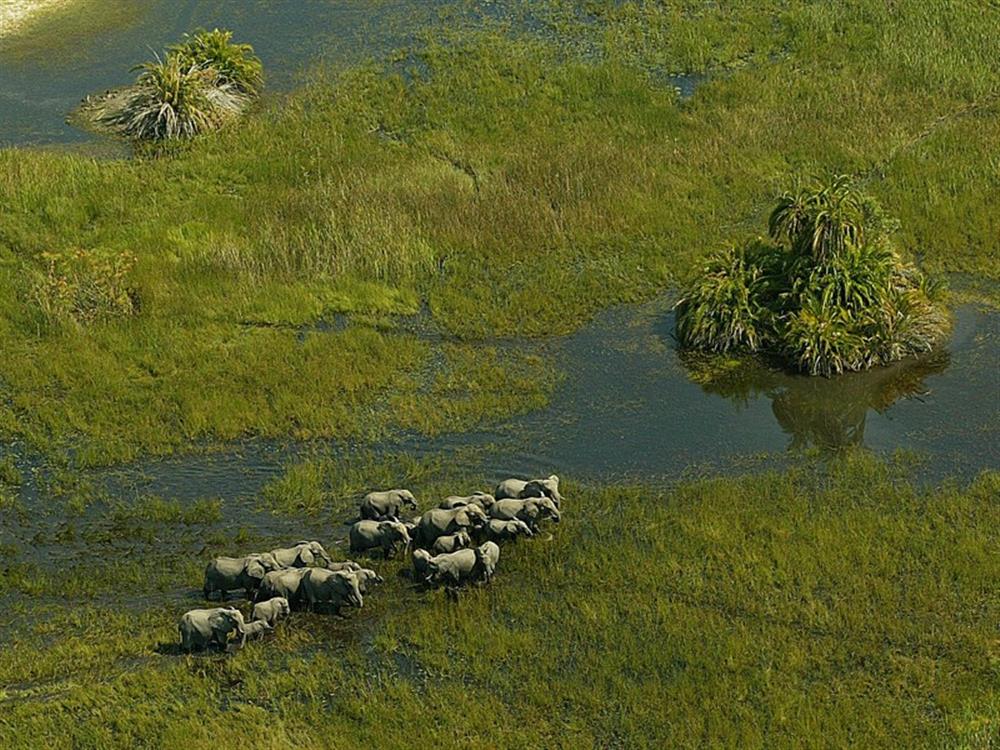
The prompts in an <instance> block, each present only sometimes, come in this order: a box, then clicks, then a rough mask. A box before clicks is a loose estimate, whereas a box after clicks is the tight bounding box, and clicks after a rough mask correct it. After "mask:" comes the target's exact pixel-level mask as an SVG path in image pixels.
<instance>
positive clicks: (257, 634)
mask: <svg viewBox="0 0 1000 750" xmlns="http://www.w3.org/2000/svg"><path fill="white" fill-rule="evenodd" d="M269 630H274V626H273V625H271V623H269V622H268V621H267V620H254V621H253V622H248V623H247V624H246V625H244V626H243V640H244V641H246V639H247V638H263V637H264V633H266V632H268V631H269Z"/></svg>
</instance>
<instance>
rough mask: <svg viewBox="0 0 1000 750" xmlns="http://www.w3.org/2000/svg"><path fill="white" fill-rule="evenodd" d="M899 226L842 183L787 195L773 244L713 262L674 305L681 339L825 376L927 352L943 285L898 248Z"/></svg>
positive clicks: (940, 315) (772, 228) (941, 328)
mask: <svg viewBox="0 0 1000 750" xmlns="http://www.w3.org/2000/svg"><path fill="white" fill-rule="evenodd" d="M894 228H895V227H894V223H893V222H891V221H890V220H888V219H886V217H885V216H884V215H883V214H882V211H881V209H880V208H879V206H878V204H877V203H876V202H875V201H874V200H873V199H872V198H870V197H869V196H866V195H864V194H863V193H861V192H860V191H859V190H858V189H857V188H855V187H854V185H853V184H852V182H851V180H850V179H849V178H847V177H844V176H840V177H835V178H833V179H832V180H831V181H829V182H827V183H819V182H815V183H813V184H812V185H810V186H808V187H804V188H802V189H799V190H797V191H794V192H787V193H785V194H784V195H782V196H781V198H780V200H779V202H778V204H777V206H776V207H775V208H774V210H773V211H772V212H771V215H770V219H769V222H768V230H769V235H770V243H768V242H766V241H763V240H755V241H753V242H751V243H749V244H747V245H746V246H745V247H742V248H740V247H737V248H733V249H731V250H728V251H726V252H723V253H719V254H716V255H714V256H712V257H711V258H710V260H709V262H708V264H707V265H706V266H705V269H704V272H703V274H702V276H701V277H700V278H699V279H698V280H697V281H695V282H694V284H693V285H692V286H691V287H690V288H689V289H688V291H687V293H686V294H685V296H684V297H683V298H682V299H681V301H680V302H678V305H677V333H678V337H679V338H680V340H681V342H682V343H684V344H685V345H687V346H690V347H693V348H699V349H704V350H707V351H711V352H719V353H727V352H730V351H734V350H742V351H748V352H768V353H774V354H777V355H779V356H781V357H783V358H784V359H785V360H786V361H787V362H788V363H790V364H792V365H793V366H795V367H796V368H797V369H800V370H803V371H804V372H808V373H809V374H811V375H826V376H829V375H832V374H835V373H842V372H845V371H851V370H864V369H868V368H871V367H874V366H877V365H885V364H889V363H890V362H895V361H897V360H900V359H903V358H904V357H907V356H911V355H914V354H918V353H921V352H927V351H930V350H931V349H932V348H933V347H934V346H935V344H937V343H938V342H939V341H940V340H941V339H942V338H943V336H944V334H945V333H946V331H947V328H948V320H947V316H946V314H945V313H944V311H943V310H942V309H940V308H939V307H938V306H937V304H936V303H935V299H936V298H937V292H938V289H937V287H936V285H935V284H934V283H933V282H931V281H930V280H928V278H927V277H925V276H924V274H923V273H922V272H921V271H920V270H919V269H918V268H917V267H916V266H915V265H913V264H911V263H907V262H905V261H904V260H903V259H902V258H901V257H900V255H899V253H898V252H897V250H896V249H895V247H894V246H893V243H892V240H891V233H892V231H893V230H894ZM772 243H773V244H772Z"/></svg>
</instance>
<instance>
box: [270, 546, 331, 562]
mask: <svg viewBox="0 0 1000 750" xmlns="http://www.w3.org/2000/svg"><path fill="white" fill-rule="evenodd" d="M271 554H272V555H273V556H274V559H275V560H277V561H278V564H279V565H280V566H281V567H283V568H307V567H309V566H310V565H312V564H313V563H315V564H316V565H324V566H326V565H329V564H330V563H331V562H333V561H332V560H331V559H330V555H328V554H327V552H326V550H325V549H323V545H322V544H320V543H319V542H307V541H304V542H296V543H295V544H293V545H292V546H291V547H282V548H279V549H273V550H271Z"/></svg>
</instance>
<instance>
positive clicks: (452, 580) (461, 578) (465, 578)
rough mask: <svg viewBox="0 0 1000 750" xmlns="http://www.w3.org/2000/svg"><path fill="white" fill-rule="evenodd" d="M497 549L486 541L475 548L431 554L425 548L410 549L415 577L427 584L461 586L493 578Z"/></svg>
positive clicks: (497, 557)
mask: <svg viewBox="0 0 1000 750" xmlns="http://www.w3.org/2000/svg"><path fill="white" fill-rule="evenodd" d="M499 558H500V548H499V547H498V546H497V545H496V544H494V543H493V542H486V544H484V545H482V546H481V547H476V548H474V549H460V550H457V551H455V552H446V553H445V554H443V555H435V556H434V557H431V555H430V553H428V552H427V551H426V550H422V549H417V550H414V551H413V570H414V574H415V575H414V577H415V578H416V579H417V580H418V581H421V582H423V583H426V584H428V585H430V586H439V585H442V584H443V585H448V586H460V585H462V584H463V583H469V582H472V581H480V582H484V583H485V582H487V581H489V580H490V578H492V577H493V573H494V571H495V570H496V563H497V560H499Z"/></svg>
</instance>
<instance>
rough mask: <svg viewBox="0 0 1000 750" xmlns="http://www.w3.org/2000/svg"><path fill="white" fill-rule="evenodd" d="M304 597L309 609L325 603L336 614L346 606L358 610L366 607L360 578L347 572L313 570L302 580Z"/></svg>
mask: <svg viewBox="0 0 1000 750" xmlns="http://www.w3.org/2000/svg"><path fill="white" fill-rule="evenodd" d="M302 596H303V597H304V598H305V600H306V601H307V602H308V605H307V606H308V607H309V609H315V607H316V604H317V603H319V602H324V603H327V604H329V605H330V606H331V607H332V608H333V611H334V614H339V613H340V608H341V607H342V606H343V605H344V604H348V605H350V606H352V607H357V608H358V609H360V608H361V607H362V606H364V598H363V597H362V595H361V584H360V581H359V580H358V576H357V574H356V573H353V572H350V571H346V570H341V571H336V572H334V571H331V570H322V569H320V568H312V569H311V570H310V571H309V572H308V573H307V574H306V575H305V576H304V577H303V579H302Z"/></svg>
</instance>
